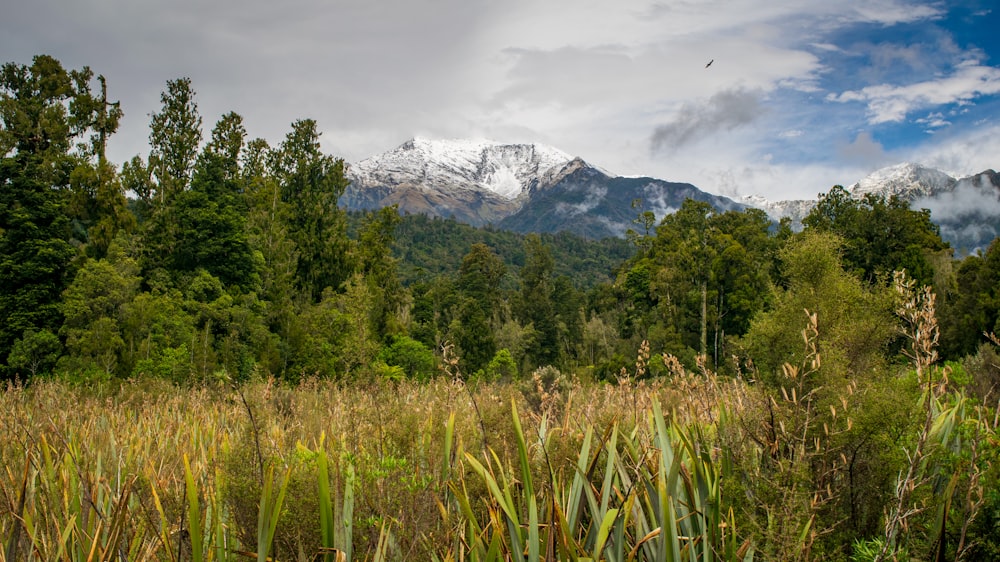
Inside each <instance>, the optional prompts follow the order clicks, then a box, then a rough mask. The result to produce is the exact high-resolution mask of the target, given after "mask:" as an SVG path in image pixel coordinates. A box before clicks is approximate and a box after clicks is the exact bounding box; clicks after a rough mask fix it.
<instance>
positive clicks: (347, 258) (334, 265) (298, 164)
mask: <svg viewBox="0 0 1000 562" xmlns="http://www.w3.org/2000/svg"><path fill="white" fill-rule="evenodd" d="M319 135H320V133H319V131H317V129H316V122H315V121H313V120H312V119H302V120H299V121H296V122H295V123H293V124H292V130H291V132H289V133H288V135H286V137H285V140H284V142H282V143H281V146H279V147H278V150H277V151H275V152H274V153H273V158H272V171H273V174H274V176H275V178H276V179H277V181H278V185H279V186H280V188H281V199H282V201H284V202H286V203H288V204H289V206H290V213H289V214H288V216H287V221H288V235H289V237H290V238H291V239H292V241H294V242H295V247H296V250H297V251H298V264H297V265H298V268H297V272H298V282H299V284H300V286H301V287H302V288H303V289H304V291H305V292H306V294H308V295H309V296H310V298H311V299H312V300H313V301H314V302H315V301H318V300H319V298H320V297H321V295H322V293H323V290H324V289H325V288H327V287H329V288H332V289H334V290H336V289H338V288H340V286H341V284H342V283H343V282H344V281H346V280H347V279H348V278H349V277H350V276H351V275H352V274H353V272H354V264H353V263H352V260H351V243H350V240H349V239H348V238H347V217H346V214H345V213H344V211H343V209H340V208H338V207H337V200H338V199H340V196H341V195H342V194H343V193H344V189H346V188H347V185H348V180H347V178H346V176H345V175H344V174H345V169H344V166H345V164H344V161H343V160H341V159H335V158H333V157H331V156H328V155H325V154H323V153H322V152H321V151H320V146H319Z"/></svg>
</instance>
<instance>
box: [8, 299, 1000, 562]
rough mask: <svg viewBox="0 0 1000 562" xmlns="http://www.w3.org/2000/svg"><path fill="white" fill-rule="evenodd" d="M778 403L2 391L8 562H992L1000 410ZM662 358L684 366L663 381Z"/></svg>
mask: <svg viewBox="0 0 1000 562" xmlns="http://www.w3.org/2000/svg"><path fill="white" fill-rule="evenodd" d="M897 288H899V289H900V290H901V291H904V292H906V296H907V297H908V298H907V299H906V300H905V301H904V304H903V305H901V308H900V314H901V315H902V316H904V318H905V319H907V320H908V321H909V329H908V332H907V336H908V338H909V342H910V346H909V349H908V350H907V351H906V353H907V355H908V356H910V357H911V359H912V364H911V366H910V367H911V368H910V369H909V370H908V371H906V372H902V373H900V374H899V375H897V376H895V377H893V379H892V380H882V381H872V380H864V379H862V378H860V377H850V378H846V379H843V380H824V379H823V375H822V361H821V355H820V353H819V351H818V349H817V346H816V342H817V341H818V339H817V336H818V333H819V332H818V325H819V322H818V319H817V317H816V316H815V315H806V316H804V317H803V319H804V324H805V326H806V328H805V330H804V331H803V345H804V353H803V357H804V360H803V362H802V364H801V365H797V366H796V365H791V364H786V365H785V368H784V369H783V373H784V379H783V380H782V381H780V382H779V383H778V384H777V385H774V386H773V387H771V386H769V385H763V384H757V383H756V382H755V381H754V380H753V376H752V373H748V374H745V375H742V376H737V377H721V376H718V375H716V374H714V373H712V372H709V371H707V370H703V371H702V372H701V373H691V372H689V371H687V370H685V369H684V367H683V366H682V365H681V364H680V362H679V361H677V359H676V358H674V357H672V356H669V355H666V356H659V357H655V356H654V357H651V355H650V352H649V349H648V347H647V346H643V347H642V348H641V349H640V350H639V354H638V357H637V360H636V364H635V369H634V371H631V372H622V373H621V376H620V377H619V380H618V383H617V384H606V383H601V384H593V383H583V382H580V381H577V380H567V378H566V377H564V376H563V375H562V374H561V373H559V372H558V371H557V370H556V369H554V368H542V369H539V370H537V371H535V373H534V374H533V375H532V377H531V380H529V381H523V382H520V383H518V382H510V383H502V384H501V383H492V384H487V383H484V384H478V385H476V384H468V385H467V384H465V383H464V382H463V381H462V378H461V375H460V373H458V372H456V371H455V370H454V367H455V366H456V365H457V361H452V362H451V363H449V364H448V365H449V366H450V367H452V369H451V370H450V372H449V373H447V374H448V375H451V376H442V377H438V378H436V379H434V380H432V381H430V382H426V383H417V382H413V381H404V382H400V381H389V380H379V379H375V380H372V381H370V382H368V383H363V382H354V383H352V384H349V385H342V384H341V385H338V384H336V383H333V382H329V381H319V380H306V381H303V382H301V383H299V384H298V385H297V386H289V385H281V384H276V383H275V382H274V381H273V380H258V381H257V382H251V383H247V384H244V385H242V386H239V387H236V386H228V385H225V384H218V385H216V386H201V387H197V388H187V389H182V388H179V387H177V386H174V385H172V384H170V383H169V382H167V381H164V380H162V379H152V378H150V379H137V380H133V381H129V382H123V383H121V384H120V386H116V387H114V388H89V389H84V388H82V387H75V386H72V385H70V384H67V383H61V382H53V381H42V380H36V381H35V382H34V383H33V384H32V385H30V386H29V387H21V386H9V387H8V388H7V390H6V392H4V393H3V394H2V397H0V400H2V402H3V404H2V405H0V407H2V409H3V410H4V411H5V412H8V413H7V414H6V415H5V416H4V420H5V421H4V423H3V425H2V426H0V431H2V432H3V435H2V439H0V447H2V449H0V457H2V461H3V465H4V467H5V470H4V472H3V474H2V476H0V488H2V497H0V501H2V505H0V530H2V533H3V535H2V539H3V544H4V547H3V550H2V552H0V557H2V559H4V560H26V559H39V560H241V559H253V558H256V559H257V560H261V561H263V560H270V559H273V560H336V561H339V560H541V559H547V560H554V559H560V560H609V561H611V560H614V561H618V560H692V561H694V560H753V559H765V560H812V559H851V560H884V559H903V560H908V559H917V560H930V559H935V560H944V559H982V560H988V559H995V558H994V557H995V556H996V555H997V554H998V552H1000V551H998V550H997V549H998V547H1000V539H998V533H997V522H998V520H1000V497H998V491H997V489H998V487H997V482H998V480H1000V479H998V474H997V464H996V462H995V461H996V457H997V455H998V452H1000V441H998V435H997V427H998V420H997V414H996V409H990V408H985V407H982V406H981V405H978V404H977V403H976V401H975V400H972V399H969V398H967V397H966V396H965V394H964V390H963V389H962V388H961V387H962V385H961V384H957V383H956V382H954V381H951V380H949V378H948V374H949V373H948V369H946V368H945V369H942V368H939V367H937V366H935V365H933V363H934V360H935V352H934V340H935V337H936V325H935V323H934V317H933V295H932V293H930V292H929V291H924V292H920V291H915V290H913V288H912V285H906V284H905V283H898V284H897ZM651 361H660V362H662V363H663V365H664V366H665V367H666V368H667V369H668V370H669V372H670V374H669V375H668V376H665V377H658V378H647V373H648V370H649V365H650V362H651Z"/></svg>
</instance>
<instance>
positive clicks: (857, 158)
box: [837, 131, 886, 167]
mask: <svg viewBox="0 0 1000 562" xmlns="http://www.w3.org/2000/svg"><path fill="white" fill-rule="evenodd" d="M837 153H838V155H839V156H840V157H841V158H843V159H844V160H846V161H848V162H853V163H855V164H860V165H863V166H868V167H875V166H880V165H883V164H885V163H886V154H885V148H884V147H883V146H882V145H881V144H880V143H879V142H878V141H876V140H874V139H873V138H872V135H871V133H869V132H867V131H862V132H860V133H858V136H857V137H855V138H854V141H852V142H849V143H846V144H842V145H841V146H839V147H838V149H837Z"/></svg>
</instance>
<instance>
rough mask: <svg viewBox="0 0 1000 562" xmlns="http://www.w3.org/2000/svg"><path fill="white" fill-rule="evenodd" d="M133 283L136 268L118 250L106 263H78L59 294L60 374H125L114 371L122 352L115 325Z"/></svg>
mask: <svg viewBox="0 0 1000 562" xmlns="http://www.w3.org/2000/svg"><path fill="white" fill-rule="evenodd" d="M139 283H140V278H139V268H138V265H137V264H136V262H135V260H133V259H131V258H129V257H128V256H126V255H125V254H124V253H123V252H122V251H121V249H120V248H118V247H112V249H111V252H110V253H109V258H108V259H101V260H87V262H86V263H84V265H83V266H82V267H81V268H80V271H79V272H78V273H77V275H76V278H75V279H74V280H73V283H72V284H70V286H69V287H68V288H67V289H66V291H65V293H64V295H63V302H62V310H63V316H64V317H65V321H64V323H63V326H62V328H61V329H60V334H61V335H62V336H63V337H64V338H65V341H66V356H65V357H64V358H63V361H62V362H61V367H62V368H63V369H64V370H68V371H79V372H95V371H99V372H100V373H101V374H104V375H115V374H117V375H125V374H128V373H127V372H122V371H120V370H118V367H119V365H120V364H121V361H120V360H121V356H122V354H123V352H124V351H125V340H124V337H123V334H122V328H121V323H122V320H123V317H124V312H125V307H126V306H127V305H128V304H129V303H130V302H132V300H133V299H134V298H135V296H136V294H137V292H138V289H139Z"/></svg>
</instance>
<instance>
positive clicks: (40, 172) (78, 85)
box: [0, 55, 94, 376]
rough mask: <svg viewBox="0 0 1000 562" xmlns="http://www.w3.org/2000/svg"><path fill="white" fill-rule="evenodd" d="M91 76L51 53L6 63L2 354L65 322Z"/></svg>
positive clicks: (0, 205)
mask: <svg viewBox="0 0 1000 562" xmlns="http://www.w3.org/2000/svg"><path fill="white" fill-rule="evenodd" d="M91 77H92V74H91V72H90V70H89V69H87V68H84V69H83V70H79V71H75V70H74V71H69V72H67V71H66V70H65V69H64V68H63V66H62V64H60V63H59V61H57V60H56V59H54V58H52V57H49V56H46V55H39V56H36V57H35V58H34V59H33V61H32V64H31V65H30V66H27V65H19V64H15V63H7V64H4V65H3V67H2V68H0V123H2V125H3V126H2V127H0V187H2V189H0V318H3V319H4V321H3V322H2V323H0V359H6V358H7V356H8V354H9V353H10V350H11V346H12V345H13V343H14V341H15V340H16V339H18V338H20V337H21V335H22V334H24V333H25V332H26V331H29V330H31V331H34V332H41V331H43V330H48V331H49V332H52V333H55V332H56V331H57V330H58V329H59V326H60V325H61V324H62V315H61V313H60V308H59V301H60V298H61V294H62V291H63V290H64V289H65V288H66V286H67V285H68V284H69V282H70V281H71V280H72V268H71V262H72V260H73V258H74V256H75V255H76V251H75V250H74V249H73V247H72V246H71V245H70V243H69V239H70V236H71V231H70V226H71V225H70V221H69V218H68V216H67V205H68V190H69V186H70V175H71V172H72V171H73V169H74V168H75V167H76V165H77V164H78V163H79V161H80V159H81V156H80V155H79V154H73V153H71V150H72V148H73V142H74V141H75V140H76V139H78V138H80V137H81V136H83V135H85V134H86V133H87V132H88V131H89V130H91V127H92V124H93V116H92V112H91V109H92V108H93V107H94V101H93V97H92V95H91V93H90V91H89V86H88V81H89V80H90V78H91ZM3 374H4V375H6V376H10V375H12V374H13V373H11V372H9V371H6V370H5V372H4V373H3Z"/></svg>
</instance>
